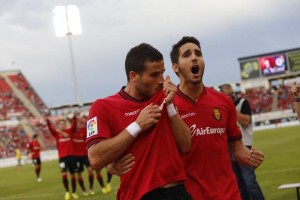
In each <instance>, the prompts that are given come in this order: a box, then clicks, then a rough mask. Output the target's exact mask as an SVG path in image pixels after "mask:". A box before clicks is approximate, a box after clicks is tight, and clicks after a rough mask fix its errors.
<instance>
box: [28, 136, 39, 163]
mask: <svg viewBox="0 0 300 200" xmlns="http://www.w3.org/2000/svg"><path fill="white" fill-rule="evenodd" d="M28 148H29V150H30V153H31V158H32V159H36V158H40V151H41V145H40V143H39V141H37V140H32V141H30V143H29V145H28Z"/></svg>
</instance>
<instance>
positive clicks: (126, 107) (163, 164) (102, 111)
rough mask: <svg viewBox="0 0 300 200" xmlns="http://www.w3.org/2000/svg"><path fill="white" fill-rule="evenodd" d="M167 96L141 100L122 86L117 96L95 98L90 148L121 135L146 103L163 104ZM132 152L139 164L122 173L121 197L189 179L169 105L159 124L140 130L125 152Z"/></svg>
mask: <svg viewBox="0 0 300 200" xmlns="http://www.w3.org/2000/svg"><path fill="white" fill-rule="evenodd" d="M164 99H165V95H164V93H163V91H162V90H161V91H159V92H157V94H155V95H154V96H153V97H152V98H151V99H150V100H148V101H139V100H137V99H134V98H133V97H131V96H129V95H128V94H127V93H126V92H125V91H124V90H123V88H122V89H121V90H120V92H119V93H117V94H115V95H113V96H110V97H107V98H104V99H99V100H97V101H95V102H94V103H93V105H92V107H91V109H90V113H89V121H88V122H87V141H86V144H87V147H90V146H91V145H93V144H95V143H97V142H100V141H101V140H103V139H108V138H112V137H114V136H116V135H118V134H119V133H121V132H122V131H123V130H124V129H125V128H126V127H127V126H128V125H129V124H131V123H132V122H133V121H135V119H136V118H137V116H138V114H139V113H140V111H141V110H142V109H143V108H144V107H145V106H147V105H149V104H150V103H154V104H157V105H162V104H163V102H164ZM128 153H131V154H132V155H133V156H134V157H135V165H134V166H133V167H132V169H131V170H130V171H129V172H128V173H126V174H125V175H122V176H121V184H120V188H119V190H118V195H117V198H118V199H120V200H129V199H130V200H139V199H140V198H141V197H142V196H143V195H144V194H145V193H147V192H149V191H151V190H153V189H156V188H158V187H161V186H164V185H166V184H168V183H172V182H176V181H183V180H185V178H186V175H185V172H184V168H183V164H182V162H181V159H180V155H179V152H178V149H177V145H176V143H175V139H174V137H173V134H172V132H171V126H170V124H169V117H168V114H167V111H166V108H165V106H164V107H163V108H162V115H161V118H160V120H159V123H158V124H156V125H155V126H153V127H151V128H149V129H148V130H146V131H144V132H142V133H140V134H139V135H138V136H137V138H135V141H134V142H133V143H132V145H131V146H130V147H129V149H128V150H127V151H126V152H125V154H124V155H126V154H128Z"/></svg>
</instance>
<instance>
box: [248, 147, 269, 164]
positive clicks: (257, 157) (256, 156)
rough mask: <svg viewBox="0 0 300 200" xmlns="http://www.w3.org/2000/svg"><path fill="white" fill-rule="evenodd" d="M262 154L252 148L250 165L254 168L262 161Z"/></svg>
mask: <svg viewBox="0 0 300 200" xmlns="http://www.w3.org/2000/svg"><path fill="white" fill-rule="evenodd" d="M264 157H265V156H264V154H263V153H262V152H261V151H258V150H256V149H255V148H252V149H251V150H250V162H249V163H250V166H251V167H253V168H254V169H256V168H257V167H259V166H260V165H261V163H262V162H263V161H264Z"/></svg>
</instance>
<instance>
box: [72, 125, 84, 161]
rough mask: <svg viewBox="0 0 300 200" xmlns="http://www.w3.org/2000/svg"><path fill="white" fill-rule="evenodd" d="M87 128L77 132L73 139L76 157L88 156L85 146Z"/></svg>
mask: <svg viewBox="0 0 300 200" xmlns="http://www.w3.org/2000/svg"><path fill="white" fill-rule="evenodd" d="M85 138H86V126H84V127H82V128H80V129H79V130H77V131H76V132H75V134H74V136H73V138H72V140H73V148H74V155H75V156H86V155H87V150H86V146H85Z"/></svg>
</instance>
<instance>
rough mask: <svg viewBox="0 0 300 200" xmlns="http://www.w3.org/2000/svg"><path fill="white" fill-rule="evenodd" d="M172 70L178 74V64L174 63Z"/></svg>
mask: <svg viewBox="0 0 300 200" xmlns="http://www.w3.org/2000/svg"><path fill="white" fill-rule="evenodd" d="M172 69H173V71H174V72H175V73H178V71H179V69H178V64H177V63H172Z"/></svg>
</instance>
